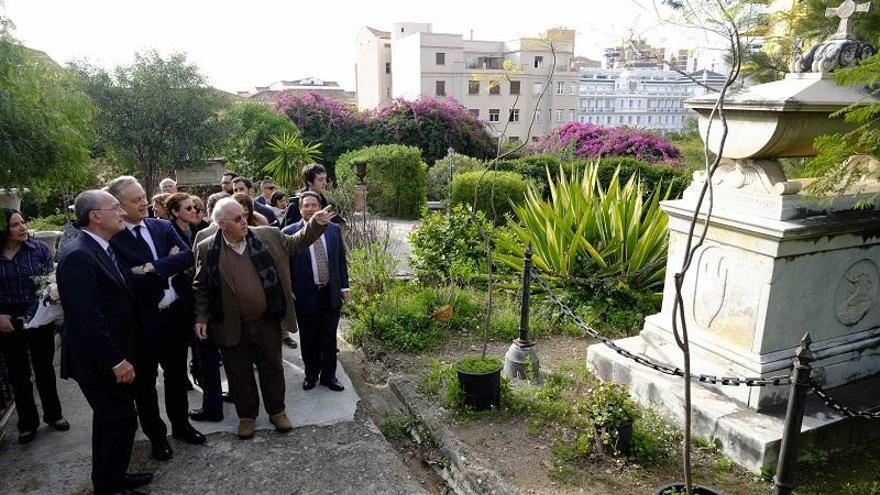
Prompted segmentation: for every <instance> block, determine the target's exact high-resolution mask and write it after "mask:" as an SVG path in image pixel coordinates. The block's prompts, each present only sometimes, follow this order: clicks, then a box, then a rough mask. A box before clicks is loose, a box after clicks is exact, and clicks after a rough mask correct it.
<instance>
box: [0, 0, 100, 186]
mask: <svg viewBox="0 0 880 495" xmlns="http://www.w3.org/2000/svg"><path fill="white" fill-rule="evenodd" d="M0 7H2V4H0ZM11 29H12V23H11V21H10V20H9V19H8V18H6V17H2V15H0V187H9V186H36V187H37V188H45V187H51V186H52V185H53V184H67V185H70V186H72V187H76V186H78V185H81V184H83V183H85V182H87V181H88V177H87V176H88V173H87V171H88V167H87V164H88V160H89V154H88V150H89V145H90V143H91V140H92V135H91V131H92V128H91V121H92V106H91V103H90V102H89V99H88V97H87V96H86V95H85V94H84V93H83V92H82V91H81V90H80V89H79V87H78V85H77V81H76V78H75V77H74V76H73V74H71V73H70V72H69V71H67V70H65V69H64V68H63V67H61V66H59V65H58V64H56V63H55V62H54V61H53V60H52V59H50V58H49V57H48V56H47V55H46V54H44V53H42V52H38V51H36V50H31V49H29V48H27V47H25V46H23V45H21V44H20V43H19V42H18V41H17V40H16V39H15V38H14V37H13V36H12V34H11Z"/></svg>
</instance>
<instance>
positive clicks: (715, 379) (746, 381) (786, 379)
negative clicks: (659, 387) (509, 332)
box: [531, 269, 791, 387]
mask: <svg viewBox="0 0 880 495" xmlns="http://www.w3.org/2000/svg"><path fill="white" fill-rule="evenodd" d="M531 278H532V280H536V281H537V282H538V284H539V285H540V286H541V288H543V289H544V290H545V291H546V292H547V295H548V296H549V297H550V299H551V300H552V301H553V302H554V303H556V305H557V306H559V309H560V310H562V312H563V313H564V314H565V315H566V316H568V317H569V318H571V320H572V321H574V323H575V324H576V325H577V326H578V327H579V328H580V329H582V330H583V331H585V332H587V333H588V334H589V335H590V336H591V337H593V338H595V339H597V340H599V341H600V342H602V343H603V344H605V345H606V346H608V347H609V348H611V350H613V351H614V352H616V353H618V354H620V355H621V356H623V357H625V358H627V359H631V360H633V361H635V362H636V363H639V364H641V365H642V366H645V367H648V368H651V369H652V370H654V371H657V372H660V373H663V374H665V375H671V376H684V371H683V370H682V369H681V368H679V367H677V366H672V365H671V364H664V363H658V362H657V361H654V360H653V359H651V358H649V357H646V356H643V355H641V354H635V353H633V352H630V351H628V350H626V349H624V348H622V347H620V346H619V345H617V344H615V343H614V341H613V340H611V339H609V338H608V337H605V336H604V335H600V334H599V332H597V331H596V330H595V329H594V328H592V327H591V326H589V325H587V324H586V323H585V322H584V320H583V319H581V317H580V316H578V315H576V314H575V313H574V311H572V310H571V308H569V307H568V306H566V305H565V303H563V302H562V300H560V299H559V297H557V296H556V294H554V293H553V291H552V290H551V288H550V286H549V285H548V284H547V282H545V281H544V280H543V279H541V277H540V276H539V274H538V273H537V272H536V271H535V270H534V269H533V270H532V272H531ZM691 380H693V381H698V382H700V383H711V384H713V385H731V386H739V385H745V386H747V387H764V386H767V385H790V384H791V376H790V375H778V376H771V377H767V378H761V377H757V378H754V377H751V378H740V377H735V376H716V375H706V374H693V375H691Z"/></svg>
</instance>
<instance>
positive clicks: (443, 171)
mask: <svg viewBox="0 0 880 495" xmlns="http://www.w3.org/2000/svg"><path fill="white" fill-rule="evenodd" d="M483 167H485V163H484V162H483V161H482V160H478V159H476V158H471V157H469V156H465V155H459V154H457V153H456V154H453V155H452V156H447V157H446V158H443V159H441V160H437V161H436V162H435V163H434V165H432V166H431V168H429V169H428V199H430V200H432V201H442V200H446V199H448V198H449V184H450V183H451V182H452V179H453V178H454V177H455V176H456V175H458V174H461V173H464V172H472V171H474V170H482V169H483Z"/></svg>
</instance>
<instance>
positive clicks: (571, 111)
mask: <svg viewBox="0 0 880 495" xmlns="http://www.w3.org/2000/svg"><path fill="white" fill-rule="evenodd" d="M568 120H569V122H574V109H573V108H572V109H571V110H569V111H568Z"/></svg>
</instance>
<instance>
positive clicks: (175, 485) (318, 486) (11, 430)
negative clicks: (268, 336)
mask: <svg viewBox="0 0 880 495" xmlns="http://www.w3.org/2000/svg"><path fill="white" fill-rule="evenodd" d="M56 361H57V359H56ZM284 361H285V378H286V382H287V395H286V397H287V400H286V404H287V408H288V414H289V415H290V417H291V420H292V421H293V424H294V426H295V429H294V431H293V432H291V433H290V434H288V435H280V434H278V433H276V432H275V431H274V429H272V428H271V425H270V423H269V421H268V418H267V417H266V415H265V411H261V412H260V414H261V415H260V417H258V418H257V428H258V432H257V436H256V438H254V439H253V440H251V441H243V440H239V439H238V438H237V437H236V436H235V434H234V432H235V429H236V427H237V424H238V421H237V418H236V416H235V411H234V408H233V406H232V405H231V404H225V406H224V407H225V417H226V419H225V420H224V421H223V422H221V423H196V422H194V423H193V425H194V426H196V428H198V429H199V430H200V431H202V432H203V433H205V434H208V435H209V436H208V442H207V444H206V445H195V446H194V445H187V444H185V443H182V442H179V441H177V440H175V439H173V438H172V439H170V442H171V444H172V448H173V449H174V451H175V454H174V458H173V459H172V460H171V461H169V462H165V463H160V462H156V461H154V460H152V459H150V458H149V442H148V441H146V440H145V438H144V437H143V434H142V433H141V432H140V431H138V437H137V440H138V441H137V442H136V445H135V453H134V455H133V461H132V468H131V469H130V470H131V471H152V472H154V474H155V479H154V481H153V483H152V484H150V485H149V486H147V487H145V491H147V492H149V493H154V494H203V493H204V494H227V493H229V494H232V493H235V494H241V493H292V494H294V493H301V494H324V493H327V494H329V493H333V494H347V493H351V494H359V495H360V494H386V493H387V494H404V493H406V494H410V493H412V494H423V493H426V492H425V491H424V490H423V489H422V488H421V487H420V486H419V484H418V483H416V482H415V481H413V480H412V479H411V478H410V476H409V474H408V472H407V470H406V468H405V467H404V466H403V465H402V464H401V462H400V460H399V459H398V458H397V454H396V453H395V452H394V451H393V450H392V448H391V446H390V445H389V444H388V443H387V442H386V441H385V439H384V437H382V435H381V433H379V431H378V429H377V428H376V426H375V424H374V423H373V422H372V421H371V420H370V418H369V417H368V415H367V414H366V412H365V411H364V410H363V406H362V404H361V401H360V398H359V397H358V394H357V393H356V392H355V390H354V388H353V387H352V386H351V381H350V380H349V378H348V376H347V375H346V373H345V370H343V369H342V367H341V366H340V367H339V372H338V377H339V380H340V381H341V382H342V383H343V384H344V385H345V386H346V390H345V391H344V392H341V393H339V392H331V391H329V390H328V389H326V388H324V387H321V386H318V387H316V388H315V389H313V390H311V391H308V392H306V391H304V390H303V389H302V387H301V383H302V379H303V367H302V360H301V358H300V354H299V350H292V349H288V348H286V347H285V349H284ZM161 381H162V380H161V377H160V380H159V382H160V386H159V391H160V394H161V393H162V387H161ZM58 388H59V394H60V396H61V401H62V404H63V406H64V416H65V417H66V418H67V419H68V421H70V424H71V430H70V431H68V432H55V431H51V430H48V429H46V427H45V426H43V427H42V428H41V429H40V431H39V433H38V435H37V437H36V438H35V439H34V441H33V442H31V443H30V444H28V445H18V444H17V443H16V442H15V439H16V438H17V432H16V431H15V421H16V418H15V416H14V414H13V417H12V418H11V420H10V421H9V423H8V424H7V426H6V434H7V436H6V438H7V442H6V445H3V446H0V493H2V494H10V495H11V494H40V495H54V494H65V495H66V494H81V493H83V494H84V493H91V484H90V482H89V472H90V471H89V470H90V466H91V437H90V435H91V425H90V423H91V410H90V409H89V407H88V404H87V403H86V402H85V399H84V398H83V396H82V393H81V392H80V391H79V388H78V387H77V386H76V384H75V383H74V382H72V381H67V380H59V382H58ZM161 403H162V400H161V397H160V404H161ZM200 404H201V397H200V393H199V392H198V391H194V392H190V405H191V406H199V405H200Z"/></svg>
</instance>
